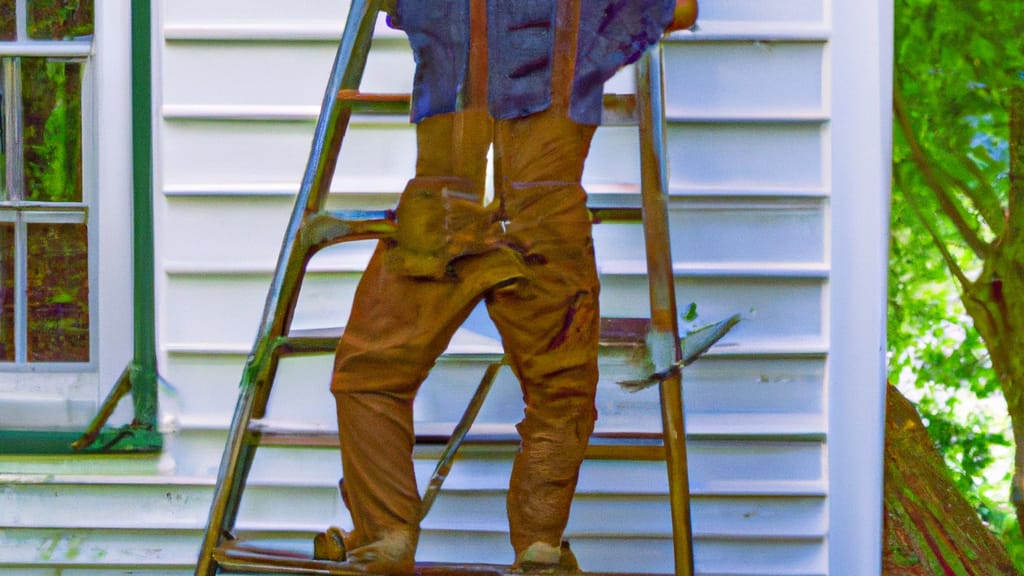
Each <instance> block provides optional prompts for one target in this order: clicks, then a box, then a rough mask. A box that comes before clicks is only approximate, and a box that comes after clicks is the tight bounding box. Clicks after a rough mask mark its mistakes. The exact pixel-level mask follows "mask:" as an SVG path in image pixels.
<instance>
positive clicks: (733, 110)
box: [664, 42, 825, 118]
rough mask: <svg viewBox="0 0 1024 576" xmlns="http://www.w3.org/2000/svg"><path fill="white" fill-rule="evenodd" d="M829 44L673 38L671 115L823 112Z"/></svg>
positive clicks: (668, 57)
mask: <svg viewBox="0 0 1024 576" xmlns="http://www.w3.org/2000/svg"><path fill="white" fill-rule="evenodd" d="M824 52H825V44H824V43H820V44H814V43H807V42H801V43H785V42H774V43H771V44H766V43H759V42H668V43H666V44H665V48H664V53H665V66H666V68H667V69H668V70H671V71H672V72H671V74H669V75H667V76H666V79H665V101H666V108H667V113H668V115H669V116H670V117H672V116H684V117H691V118H700V117H702V116H711V117H716V116H724V117H728V116H738V117H743V116H757V115H760V116H767V115H780V116H794V117H799V116H800V115H819V116H821V115H824V114H825V105H824V94H823V90H824V85H823V83H822V74H823V72H824V68H823V67H824Z"/></svg>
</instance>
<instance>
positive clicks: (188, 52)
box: [162, 41, 415, 107]
mask: <svg viewBox="0 0 1024 576" xmlns="http://www.w3.org/2000/svg"><path fill="white" fill-rule="evenodd" d="M336 52H337V41H334V42H310V41H296V42H244V43H238V42H211V41H206V42H175V43H173V44H169V45H168V46H167V49H166V50H165V52H164V56H163V59H164V61H163V73H164V76H165V78H166V81H165V82H163V84H162V85H163V89H164V93H163V104H164V105H167V106H180V105H196V104H201V105H233V104H242V103H244V104H245V105H246V106H261V105H262V106H266V105H274V106H303V105H312V106H317V107H318V106H319V104H320V101H321V99H322V98H323V94H324V87H325V86H326V81H327V76H328V74H329V73H330V70H331V66H332V64H333V62H334V56H335V53H336ZM414 67H415V64H414V62H413V59H412V52H411V51H410V50H409V47H408V44H407V43H406V42H404V41H402V42H385V43H381V44H380V46H375V48H374V50H372V51H371V54H370V57H369V60H368V62H367V71H366V75H365V77H364V79H363V83H362V84H361V86H360V87H361V89H362V90H363V91H365V92H385V93H388V92H390V93H408V92H409V91H411V89H412V75H413V70H414Z"/></svg>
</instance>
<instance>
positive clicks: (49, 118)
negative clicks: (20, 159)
mask: <svg viewBox="0 0 1024 576" xmlns="http://www.w3.org/2000/svg"><path fill="white" fill-rule="evenodd" d="M21 77H22V111H23V120H24V121H23V126H22V141H23V142H24V148H25V199H26V200H31V201H36V202H81V201H82V64H81V63H79V62H67V61H58V60H50V59H46V58H23V59H22V62H21Z"/></svg>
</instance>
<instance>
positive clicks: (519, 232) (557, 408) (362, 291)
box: [331, 2, 600, 554]
mask: <svg viewBox="0 0 1024 576" xmlns="http://www.w3.org/2000/svg"><path fill="white" fill-rule="evenodd" d="M565 4H566V6H569V7H570V8H565V7H560V10H561V11H560V13H559V17H560V18H561V19H562V22H563V24H565V23H566V22H567V24H565V25H562V26H561V28H560V32H559V38H558V41H559V42H560V44H561V45H562V46H568V47H572V46H575V36H574V34H575V32H572V30H574V29H575V24H574V23H572V21H570V20H571V18H572V17H571V16H568V15H567V14H571V13H572V10H576V13H578V10H579V8H578V4H575V3H573V2H566V3H565ZM474 18H475V20H474V30H480V29H484V28H483V21H482V17H480V13H479V12H477V13H476V14H475V15H474ZM565 30H569V31H570V32H569V33H565V32H564V31H565ZM478 38H479V36H478ZM475 46H476V45H475ZM474 52H475V53H476V54H477V57H476V59H475V61H474V60H472V58H473V57H472V56H471V62H470V66H471V68H472V69H473V70H475V71H476V72H475V73H473V74H472V76H473V78H475V79H476V80H477V84H476V86H477V91H476V95H475V96H474V97H472V98H471V102H470V108H469V109H468V110H467V111H463V112H459V113H455V114H447V115H440V116H433V117H430V118H427V119H426V120H423V121H421V122H420V123H419V124H418V125H417V138H418V146H419V148H418V158H417V166H416V178H414V179H413V180H412V181H410V182H409V185H408V186H407V187H406V190H405V192H404V193H403V195H402V198H401V200H400V202H399V207H398V209H397V215H398V230H399V232H398V235H397V239H396V240H395V241H389V242H382V243H381V244H380V245H379V246H378V248H377V251H376V252H375V253H374V256H373V257H372V259H371V261H370V264H369V266H368V268H367V270H366V272H365V273H364V276H363V279H362V281H361V282H360V285H359V288H358V289H357V291H356V296H355V301H354V303H353V308H352V316H351V318H350V320H349V324H348V326H347V327H346V330H345V334H344V336H343V337H342V339H341V341H340V342H339V344H338V349H337V355H336V359H335V367H334V377H333V379H332V383H331V390H332V391H333V393H334V395H335V398H336V401H337V409H338V429H339V436H340V439H341V447H342V448H341V449H342V464H343V468H344V475H345V487H346V490H347V493H348V496H349V498H348V503H349V507H350V511H351V513H352V518H353V521H354V524H355V531H354V533H353V535H352V540H353V541H352V542H349V543H348V544H349V546H350V547H358V546H361V545H367V544H372V543H373V542H375V541H380V540H381V539H384V538H386V537H388V535H390V534H395V533H399V534H407V535H409V538H412V539H413V541H414V540H415V537H416V535H417V534H418V524H419V514H420V497H419V493H418V491H417V488H416V482H415V477H414V472H413V465H412V450H413V444H414V432H413V413H412V407H413V400H414V398H415V395H416V392H417V390H418V389H419V387H420V385H421V383H422V382H423V380H424V379H425V378H426V376H427V373H428V372H429V370H430V369H431V368H432V367H433V365H434V362H435V360H436V359H437V357H438V356H439V355H440V354H441V353H442V352H443V351H444V350H445V348H446V347H447V345H448V342H449V340H450V339H451V337H452V336H453V334H454V333H455V331H456V329H457V328H458V327H459V326H460V325H461V324H462V322H463V321H464V320H465V319H466V317H467V316H468V314H469V313H470V311H472V309H473V308H474V307H475V306H476V305H477V304H478V303H479V302H480V301H481V300H484V301H485V302H486V305H487V309H488V312H489V314H490V316H491V318H492V319H493V320H494V323H495V325H496V326H497V328H498V331H499V333H500V334H501V338H502V343H503V345H504V347H505V352H506V354H507V355H508V357H509V359H510V363H511V365H512V369H513V371H514V372H515V374H516V376H517V377H518V378H519V381H520V383H521V386H522V390H523V396H524V400H525V404H526V409H525V415H524V418H523V420H522V422H520V424H519V425H518V430H519V433H520V435H521V437H522V446H521V450H520V452H519V454H518V455H517V456H516V459H515V463H514V465H513V471H512V478H511V481H510V486H509V495H508V516H509V528H510V532H511V538H512V545H513V548H514V549H515V551H516V553H517V554H519V553H521V552H522V551H523V550H524V549H525V548H527V547H528V546H529V545H530V544H533V543H534V542H545V543H548V544H550V545H552V546H555V547H557V546H558V545H559V543H560V540H561V537H562V533H563V531H564V529H565V525H566V523H567V521H568V516H569V508H570V505H571V502H572V497H573V493H574V492H575V487H576V481H577V477H578V473H579V467H580V463H581V461H582V459H583V453H584V451H585V449H586V446H587V442H588V439H589V436H590V433H591V432H592V430H593V427H594V420H595V418H596V411H595V408H594V396H595V391H596V387H597V378H598V374H597V349H598V332H599V325H600V321H599V313H598V292H599V283H598V276H597V271H596V266H595V262H594V252H593V242H592V239H591V222H590V214H589V212H588V210H587V207H586V194H585V193H584V191H583V189H582V187H581V186H580V178H581V176H582V172H583V163H584V160H585V159H586V157H587V153H588V151H589V148H590V142H591V138H592V137H593V134H594V127H593V126H586V125H581V124H577V123H575V122H573V121H572V120H570V119H569V118H568V113H567V103H568V93H569V87H568V86H569V79H570V78H571V77H572V75H571V70H572V62H573V60H574V57H575V55H574V54H572V50H556V61H555V62H554V66H553V67H554V80H553V86H554V88H553V103H552V106H551V108H549V109H548V110H547V111H544V112H541V113H537V114H533V115H530V116H527V117H524V118H518V119H513V120H499V121H493V120H492V119H491V118H490V117H489V116H488V114H487V113H486V110H485V107H484V106H483V105H482V104H483V103H484V102H486V97H485V94H483V95H482V92H483V91H485V90H486V88H485V86H486V82H482V81H481V80H485V79H486V61H485V60H481V57H480V56H479V55H480V54H486V49H485V48H483V49H480V50H474ZM481 71H483V72H481ZM471 80H472V78H471ZM474 101H475V105H474ZM492 143H493V146H494V154H495V172H496V174H495V181H496V193H497V196H498V201H497V202H495V203H494V204H493V205H492V206H493V207H490V208H485V207H484V206H483V202H482V197H483V192H484V179H485V173H486V156H487V150H488V147H489V146H491V144H492ZM412 546H413V547H415V543H413V545H412Z"/></svg>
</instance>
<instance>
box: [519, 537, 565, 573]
mask: <svg viewBox="0 0 1024 576" xmlns="http://www.w3.org/2000/svg"><path fill="white" fill-rule="evenodd" d="M512 569H513V570H516V571H518V572H579V571H580V565H579V563H578V562H577V561H576V555H575V554H573V553H572V550H570V549H569V542H568V541H566V540H562V545H561V547H558V548H556V547H554V546H552V545H551V544H548V543H547V542H534V543H533V544H530V546H529V547H528V548H527V549H526V550H523V551H522V552H521V553H520V554H519V556H518V557H517V558H516V563H515V564H513V565H512Z"/></svg>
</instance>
